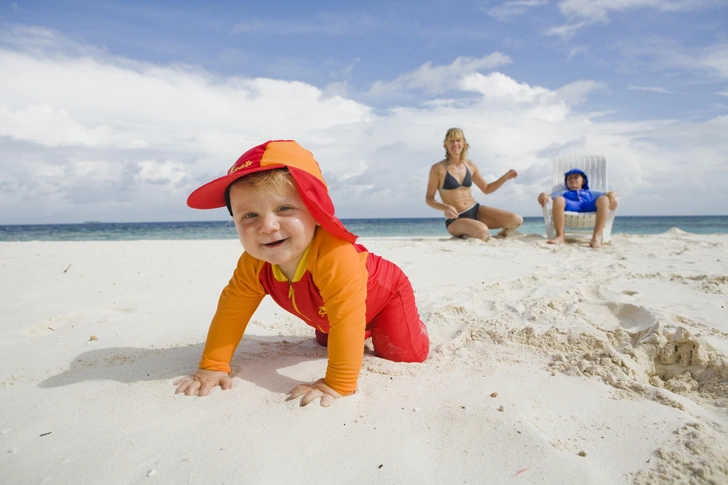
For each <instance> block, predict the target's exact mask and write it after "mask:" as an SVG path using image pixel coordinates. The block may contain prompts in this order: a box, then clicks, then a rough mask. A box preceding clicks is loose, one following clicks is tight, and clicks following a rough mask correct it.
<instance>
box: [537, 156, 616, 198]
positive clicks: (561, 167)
mask: <svg viewBox="0 0 728 485" xmlns="http://www.w3.org/2000/svg"><path fill="white" fill-rule="evenodd" d="M572 168H578V169H580V170H582V171H583V172H584V173H585V174H586V176H587V177H589V188H590V189H592V190H599V191H602V192H606V191H607V159H606V158H604V157H603V156H601V155H572V156H565V157H557V158H555V159H554V171H553V178H552V184H553V187H552V188H551V192H552V193H553V192H558V191H560V190H566V186H565V185H564V174H565V173H566V172H568V171H569V170H571V169H572Z"/></svg>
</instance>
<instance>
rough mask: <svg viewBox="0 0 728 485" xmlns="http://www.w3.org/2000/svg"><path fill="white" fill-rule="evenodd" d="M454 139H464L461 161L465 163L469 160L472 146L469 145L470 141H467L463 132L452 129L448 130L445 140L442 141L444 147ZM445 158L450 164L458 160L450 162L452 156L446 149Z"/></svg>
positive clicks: (458, 129)
mask: <svg viewBox="0 0 728 485" xmlns="http://www.w3.org/2000/svg"><path fill="white" fill-rule="evenodd" d="M453 138H462V139H463V144H464V145H463V151H462V152H460V160H461V161H465V160H466V159H467V158H468V148H470V145H468V140H466V139H465V133H463V130H461V129H460V128H450V129H449V130H447V133H445V139H444V140H443V141H442V146H443V147H444V146H445V143H447V141H448V140H452V139H453ZM445 158H446V159H447V161H448V162H455V161H457V160H450V154H449V153H448V152H447V148H445Z"/></svg>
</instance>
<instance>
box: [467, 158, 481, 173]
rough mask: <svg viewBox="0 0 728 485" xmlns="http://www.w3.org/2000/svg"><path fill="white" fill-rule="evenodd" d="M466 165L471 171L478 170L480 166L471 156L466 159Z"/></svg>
mask: <svg viewBox="0 0 728 485" xmlns="http://www.w3.org/2000/svg"><path fill="white" fill-rule="evenodd" d="M465 166H467V167H468V169H469V170H470V171H471V172H475V171H476V170H478V166H477V165H476V164H475V162H474V161H472V160H470V159H469V158H466V159H465Z"/></svg>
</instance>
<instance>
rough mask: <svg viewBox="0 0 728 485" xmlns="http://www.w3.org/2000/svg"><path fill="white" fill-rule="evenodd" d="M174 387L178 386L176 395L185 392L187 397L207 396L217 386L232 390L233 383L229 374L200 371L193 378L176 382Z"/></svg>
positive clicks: (215, 371)
mask: <svg viewBox="0 0 728 485" xmlns="http://www.w3.org/2000/svg"><path fill="white" fill-rule="evenodd" d="M174 385H175V386H177V389H176V390H175V391H174V393H175V394H180V393H182V392H184V393H185V396H195V395H197V396H207V395H208V394H210V391H211V390H212V388H213V387H215V386H220V387H222V388H223V390H226V389H230V388H231V387H233V381H232V380H231V379H230V376H229V375H228V374H227V372H222V371H217V370H205V369H199V370H198V371H197V372H195V373H194V374H192V375H191V376H187V377H183V378H182V379H178V380H176V381H174Z"/></svg>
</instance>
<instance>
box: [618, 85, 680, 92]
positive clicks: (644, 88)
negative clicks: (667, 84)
mask: <svg viewBox="0 0 728 485" xmlns="http://www.w3.org/2000/svg"><path fill="white" fill-rule="evenodd" d="M627 89H629V90H630V91H648V92H653V93H660V94H673V92H672V91H670V90H669V89H665V88H660V87H657V86H629V87H628V88H627Z"/></svg>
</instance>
